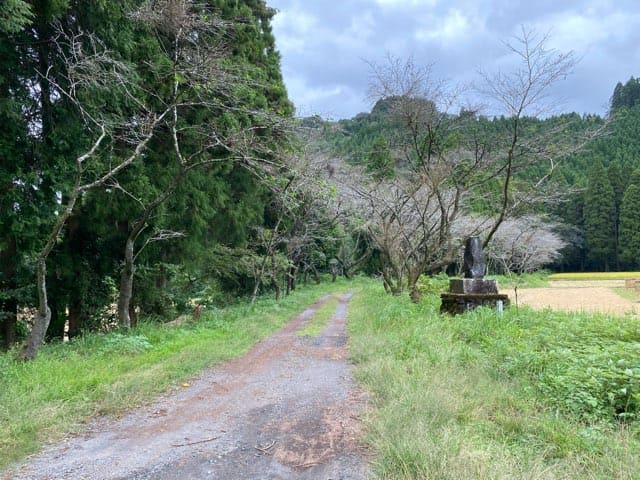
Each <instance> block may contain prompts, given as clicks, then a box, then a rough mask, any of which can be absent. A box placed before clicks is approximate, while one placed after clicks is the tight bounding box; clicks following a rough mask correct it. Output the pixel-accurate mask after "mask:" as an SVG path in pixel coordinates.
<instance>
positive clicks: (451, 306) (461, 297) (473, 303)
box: [440, 293, 509, 315]
mask: <svg viewBox="0 0 640 480" xmlns="http://www.w3.org/2000/svg"><path fill="white" fill-rule="evenodd" d="M440 299H441V300H442V303H441V305H440V313H448V314H450V315H460V314H462V313H464V312H468V311H469V310H473V309H474V308H478V307H491V308H497V306H498V302H499V301H500V302H502V306H503V307H507V306H509V296H508V295H504V294H500V293H443V294H442V295H440Z"/></svg>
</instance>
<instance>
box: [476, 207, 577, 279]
mask: <svg viewBox="0 0 640 480" xmlns="http://www.w3.org/2000/svg"><path fill="white" fill-rule="evenodd" d="M555 227H556V225H555V224H554V223H553V222H550V221H548V220H546V219H544V218H543V217H542V216H540V215H525V216H522V217H517V218H509V219H507V220H505V221H504V222H503V223H502V225H500V228H499V229H498V230H497V231H496V233H495V235H494V237H493V240H492V242H491V243H490V244H489V246H488V248H487V250H486V251H485V255H486V257H487V260H488V262H489V263H490V264H493V265H495V267H496V269H498V270H500V271H502V272H505V273H509V272H513V273H516V274H523V273H528V272H533V271H535V270H539V269H540V268H542V267H544V266H545V265H549V264H551V263H553V262H554V261H555V260H557V259H558V258H560V255H561V251H562V249H563V248H564V247H565V246H566V242H565V241H564V240H562V238H560V236H559V235H558V234H557V233H556V232H555V230H554V229H555Z"/></svg>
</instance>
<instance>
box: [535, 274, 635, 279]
mask: <svg viewBox="0 0 640 480" xmlns="http://www.w3.org/2000/svg"><path fill="white" fill-rule="evenodd" d="M548 278H549V280H626V279H629V278H640V272H579V273H553V274H551V275H549V276H548Z"/></svg>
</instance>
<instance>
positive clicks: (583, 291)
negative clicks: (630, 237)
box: [501, 280, 640, 316]
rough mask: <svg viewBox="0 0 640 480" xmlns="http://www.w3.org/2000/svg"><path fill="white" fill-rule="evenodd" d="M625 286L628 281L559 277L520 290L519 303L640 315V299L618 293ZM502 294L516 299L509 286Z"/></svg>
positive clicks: (570, 310) (538, 307)
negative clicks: (535, 286) (639, 300)
mask: <svg viewBox="0 0 640 480" xmlns="http://www.w3.org/2000/svg"><path fill="white" fill-rule="evenodd" d="M624 286H625V282H624V280H583V281H570V280H555V281H551V282H549V287H545V288H526V289H519V290H518V303H519V304H520V305H528V306H530V307H532V308H535V309H544V308H551V309H554V310H564V311H568V312H598V313H608V314H611V315H625V314H633V315H636V316H638V314H640V302H638V301H633V300H629V299H627V298H624V297H622V296H621V295H619V294H618V293H617V292H616V289H618V288H619V289H623V288H624ZM501 293H506V294H508V295H509V297H510V298H511V301H512V302H514V301H515V295H514V291H513V289H505V290H504V291H502V292H501ZM639 296H640V295H639Z"/></svg>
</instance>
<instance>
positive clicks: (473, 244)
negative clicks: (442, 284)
mask: <svg viewBox="0 0 640 480" xmlns="http://www.w3.org/2000/svg"><path fill="white" fill-rule="evenodd" d="M484 272H485V264H484V255H483V252H482V242H481V241H480V238H479V237H469V238H468V239H467V242H466V244H465V248H464V278H456V279H452V280H449V293H443V294H442V295H441V296H440V297H441V299H442V304H441V305H440V313H450V314H452V315H457V314H459V313H464V312H466V311H469V310H473V309H474V308H477V307H480V306H490V307H494V308H496V307H498V306H499V305H502V306H507V305H508V304H509V297H508V296H507V295H503V294H500V293H498V282H497V281H496V280H487V279H485V278H483V277H484ZM500 302H501V303H500Z"/></svg>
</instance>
